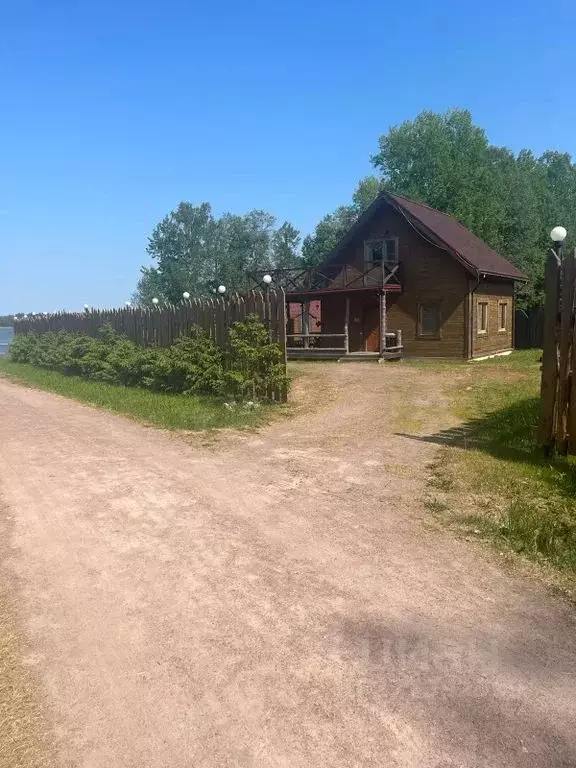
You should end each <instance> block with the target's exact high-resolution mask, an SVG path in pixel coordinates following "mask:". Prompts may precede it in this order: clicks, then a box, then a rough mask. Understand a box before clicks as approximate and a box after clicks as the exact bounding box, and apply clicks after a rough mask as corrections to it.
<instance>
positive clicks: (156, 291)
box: [134, 202, 300, 304]
mask: <svg viewBox="0 0 576 768" xmlns="http://www.w3.org/2000/svg"><path fill="white" fill-rule="evenodd" d="M274 225H275V220H274V217H273V216H271V215H270V214H269V213H266V212H265V211H258V210H254V211H250V212H249V213H247V214H245V215H242V216H240V215H237V214H232V213H226V214H224V215H223V216H221V217H220V218H216V217H214V215H213V213H212V209H211V207H210V204H209V203H202V204H201V205H198V206H195V205H192V204H191V203H186V202H183V203H180V205H179V206H178V207H177V208H176V210H174V211H172V212H171V213H170V214H168V216H166V217H165V218H164V219H163V220H162V221H161V222H160V223H159V224H158V225H157V226H156V227H155V228H154V230H153V232H152V234H151V236H150V238H149V242H148V249H147V250H148V253H149V255H150V256H151V257H152V259H153V260H154V262H155V263H154V265H153V266H152V267H142V269H141V272H142V277H141V278H140V281H139V283H138V287H137V290H136V293H135V295H134V299H135V301H137V302H138V303H140V304H150V302H151V301H152V298H154V297H157V298H159V299H160V300H162V301H167V302H173V303H176V302H179V301H180V300H181V298H182V294H183V293H184V292H185V291H187V292H189V293H190V294H191V295H192V296H207V295H211V294H212V293H213V291H214V290H215V289H216V287H217V286H218V285H220V284H223V285H225V286H226V287H228V288H229V289H231V290H235V291H243V290H246V289H247V288H249V287H250V283H251V281H250V277H249V275H250V273H251V272H254V271H257V270H265V269H271V268H273V267H274V266H276V264H278V265H282V266H285V265H291V264H294V263H297V261H298V259H299V253H298V244H299V240H300V235H299V233H298V231H297V230H296V229H295V228H294V227H293V226H292V225H291V224H290V223H289V222H284V224H282V226H281V227H279V228H278V229H277V230H276V229H274Z"/></svg>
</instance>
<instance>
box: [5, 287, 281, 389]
mask: <svg viewBox="0 0 576 768" xmlns="http://www.w3.org/2000/svg"><path fill="white" fill-rule="evenodd" d="M251 314H254V315H257V316H258V317H259V318H260V320H261V321H262V322H263V323H264V324H265V325H266V326H267V327H268V329H269V334H270V339H271V340H272V341H274V342H276V343H278V344H279V345H280V347H281V348H282V351H283V353H284V363H285V362H286V299H285V295H284V291H283V290H282V289H280V290H278V291H276V290H272V289H271V290H269V291H266V292H262V291H251V292H250V293H248V294H246V295H244V296H240V295H238V294H232V295H231V296H228V297H225V298H224V297H218V298H215V299H189V300H187V301H182V303H181V304H178V305H177V306H172V305H168V306H163V307H152V308H141V307H134V308H131V307H127V308H125V309H103V310H100V309H95V310H87V311H86V312H57V313H55V314H50V315H35V316H33V317H30V316H29V317H27V318H26V319H25V320H23V319H20V320H16V321H15V323H14V331H15V333H28V332H30V331H34V332H36V333H45V332H47V331H79V332H80V333H86V334H88V335H89V336H95V335H96V334H97V332H98V329H99V328H101V327H102V326H103V325H104V324H105V323H109V324H110V325H111V326H112V328H114V329H115V330H117V331H119V332H120V333H123V334H124V335H125V336H128V338H129V339H132V341H134V342H135V343H136V344H138V345H139V346H142V347H168V346H170V345H171V344H172V343H173V342H174V341H175V340H176V339H177V338H178V336H180V335H181V334H183V333H186V332H187V331H189V330H190V328H192V326H194V325H199V326H200V327H202V328H204V330H206V331H207V332H208V334H209V336H210V338H212V339H214V341H215V342H216V343H217V344H218V345H219V346H220V347H222V348H225V347H226V345H227V337H228V329H229V328H230V326H231V325H232V324H233V323H235V322H236V321H238V320H242V319H244V318H245V317H246V316H247V315H251ZM271 394H272V397H273V398H274V399H281V400H284V399H285V393H284V392H283V393H271Z"/></svg>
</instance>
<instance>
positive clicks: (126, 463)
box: [0, 363, 576, 768]
mask: <svg viewBox="0 0 576 768" xmlns="http://www.w3.org/2000/svg"><path fill="white" fill-rule="evenodd" d="M297 370H298V371H299V372H300V375H299V376H298V378H297V380H296V392H295V396H296V402H297V403H298V406H297V407H296V409H295V414H294V417H293V418H291V419H289V420H288V419H280V420H278V421H276V422H275V423H274V424H272V425H271V426H269V427H267V428H265V429H263V430H261V431H259V432H257V433H242V434H240V435H237V434H228V435H226V436H225V437H220V438H217V439H216V440H215V442H211V441H209V440H203V439H200V438H193V437H190V439H188V440H187V439H183V438H182V436H176V435H171V434H166V433H162V432H159V431H157V430H154V429H152V428H146V427H143V426H140V425H138V424H136V423H133V422H130V421H127V420H124V419H122V418H120V417H117V416H113V415H111V414H108V413H104V412H101V411H97V410H95V409H92V408H89V407H86V406H83V405H80V404H78V403H76V402H72V401H68V400H65V399H63V398H59V397H57V396H54V395H50V394H47V393H43V392H38V391H33V390H29V389H25V388H22V387H19V386H17V385H15V384H11V383H8V382H4V381H2V382H0V414H1V417H0V459H1V460H0V467H1V468H2V475H1V493H2V496H3V499H4V502H5V504H6V507H5V510H8V511H9V515H10V516H11V518H13V519H12V520H11V525H12V531H11V544H10V550H9V556H8V557H7V558H6V559H5V563H4V564H5V566H6V568H7V569H8V571H9V575H8V576H7V577H6V578H9V579H15V580H16V582H15V583H16V584H17V588H18V620H19V621H21V622H22V627H23V628H24V643H25V647H24V648H23V650H22V654H23V658H24V661H25V666H26V669H27V670H29V672H30V674H31V675H32V676H33V677H34V679H37V680H39V681H40V682H41V688H40V690H39V691H37V692H36V693H35V696H37V697H40V698H39V699H38V701H39V705H40V706H42V707H43V708H44V709H43V710H42V711H43V712H44V713H45V714H46V717H47V718H48V720H49V721H50V723H52V724H53V731H54V735H55V737H56V739H57V741H58V749H59V760H60V765H61V766H75V767H76V766H82V768H120V767H122V768H190V767H191V766H194V768H201V767H203V766H214V767H216V766H218V768H220V767H222V766H286V767H288V766H289V767H290V768H300V767H302V768H310V766H323V767H324V766H330V768H340V767H344V766H346V767H347V768H348V767H350V766H386V768H395V766H406V767H408V766H409V767H411V768H412V767H414V768H432V767H435V768H440V767H442V768H448V767H449V766H450V767H453V768H456V766H458V768H468V767H470V768H484V767H486V768H488V767H490V768H493V767H496V766H507V768H516V766H517V767H518V768H520V766H522V768H533V767H534V768H535V767H536V766H538V767H540V766H542V768H544V767H546V768H551V767H552V768H560V767H561V766H566V767H568V766H571V767H572V768H573V767H574V766H576V739H575V732H576V731H575V723H576V633H575V631H574V630H575V629H576V622H575V620H574V612H573V608H571V607H570V606H569V605H567V604H566V603H563V602H562V601H560V600H559V599H556V598H553V597H551V596H550V595H549V594H547V593H546V591H545V590H544V588H543V587H541V586H539V585H538V584H536V583H533V582H532V581H531V580H526V579H522V578H520V577H519V576H518V575H514V574H513V573H510V572H508V571H506V570H505V569H504V568H502V567H501V566H500V564H499V563H498V562H497V560H496V558H495V557H492V556H491V555H490V554H487V553H486V552H484V551H482V550H480V549H479V548H477V547H476V546H475V545H474V544H471V543H468V542H466V541H461V540H458V539H455V538H454V537H453V536H452V535H451V534H450V533H449V532H446V531H443V530H439V529H437V528H434V527H433V526H429V525H426V522H425V519H423V518H425V513H424V512H423V511H422V506H421V503H420V500H421V498H422V495H423V493H424V483H425V479H426V474H427V470H426V464H427V463H428V462H429V461H430V460H431V459H432V458H433V456H434V454H435V451H436V448H435V446H434V445H432V444H430V443H426V442H421V441H417V440H411V439H410V438H408V437H402V436H399V435H396V434H395V431H396V430H397V429H398V423H399V422H398V419H400V421H401V423H402V428H401V429H398V431H402V432H409V431H410V429H408V426H409V424H410V418H411V416H412V415H413V414H416V413H418V424H419V429H420V431H421V433H423V434H426V433H431V432H434V431H435V430H437V429H439V428H442V427H446V426H450V425H451V417H450V416H449V414H448V409H447V408H446V400H445V398H444V397H443V396H442V394H441V392H442V387H443V386H444V385H446V384H447V383H448V381H447V380H446V379H443V378H442V376H443V374H441V373H433V372H427V371H423V370H415V369H413V368H411V367H410V366H404V365H383V366H378V365H366V364H353V363H351V364H342V365H336V364H320V365H299V366H298V367H297ZM423 413H424V414H426V416H425V418H422V414H423ZM407 425H408V426H407ZM7 515H8V512H6V511H5V514H4V517H5V518H6V517H7ZM0 744H1V741H0ZM47 754H48V753H47ZM5 764H6V765H12V764H11V763H5ZM15 765H18V764H17V763H15Z"/></svg>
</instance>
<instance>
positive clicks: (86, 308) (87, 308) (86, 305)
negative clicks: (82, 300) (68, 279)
mask: <svg viewBox="0 0 576 768" xmlns="http://www.w3.org/2000/svg"><path fill="white" fill-rule="evenodd" d="M89 309H90V307H89V306H88V304H84V311H85V312H88V310H89Z"/></svg>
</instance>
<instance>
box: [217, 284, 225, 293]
mask: <svg viewBox="0 0 576 768" xmlns="http://www.w3.org/2000/svg"><path fill="white" fill-rule="evenodd" d="M218 293H219V294H220V295H222V294H223V293H226V286H225V285H219V286H218Z"/></svg>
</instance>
